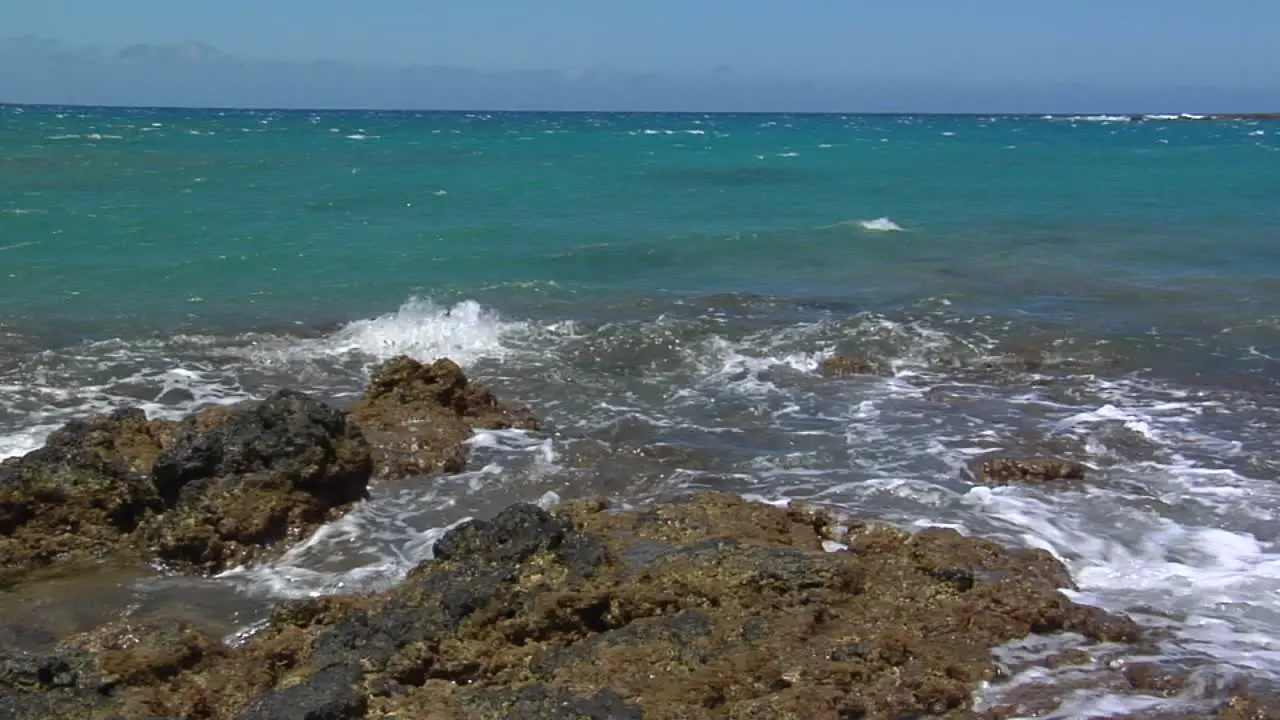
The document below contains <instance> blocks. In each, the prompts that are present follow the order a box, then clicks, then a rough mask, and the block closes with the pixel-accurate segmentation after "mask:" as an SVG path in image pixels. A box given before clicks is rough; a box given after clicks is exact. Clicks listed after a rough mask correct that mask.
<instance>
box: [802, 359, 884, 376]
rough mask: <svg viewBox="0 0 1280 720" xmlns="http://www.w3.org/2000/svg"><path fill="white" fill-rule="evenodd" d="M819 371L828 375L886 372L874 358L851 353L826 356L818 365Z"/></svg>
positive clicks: (878, 373) (880, 373) (879, 373)
mask: <svg viewBox="0 0 1280 720" xmlns="http://www.w3.org/2000/svg"><path fill="white" fill-rule="evenodd" d="M818 371H819V372H821V373H822V374H823V375H826V376H827V377H849V376H852V375H883V374H884V369H883V368H882V367H881V366H880V365H879V364H878V363H877V362H875V361H874V360H871V359H868V358H864V357H855V356H851V355H833V356H831V357H829V358H826V359H824V360H823V361H822V363H821V364H820V365H819V366H818Z"/></svg>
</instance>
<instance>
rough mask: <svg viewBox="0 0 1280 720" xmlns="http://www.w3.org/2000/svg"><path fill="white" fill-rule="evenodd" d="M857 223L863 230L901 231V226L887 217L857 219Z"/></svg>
mask: <svg viewBox="0 0 1280 720" xmlns="http://www.w3.org/2000/svg"><path fill="white" fill-rule="evenodd" d="M858 225H859V226H860V227H861V228H862V229H863V230H871V231H873V232H902V231H903V228H902V226H901V225H899V224H898V223H896V222H894V221H892V220H890V219H889V218H887V217H878V218H876V219H875V220H859V221H858Z"/></svg>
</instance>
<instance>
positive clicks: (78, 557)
mask: <svg viewBox="0 0 1280 720" xmlns="http://www.w3.org/2000/svg"><path fill="white" fill-rule="evenodd" d="M371 472H372V459H371V457H370V454H369V448H368V445H367V443H366V442H365V440H364V438H363V436H361V434H360V431H359V430H358V429H357V428H356V427H355V426H354V425H352V424H350V423H348V422H347V418H346V416H345V414H343V413H341V412H339V411H338V410H335V409H333V408H330V407H328V406H326V405H324V404H323V403H320V402H318V401H316V400H314V399H312V398H309V397H307V396H305V395H302V394H301V393H296V392H293V391H281V392H279V393H276V394H275V395H273V396H272V397H271V398H268V399H267V400H265V401H263V402H255V403H245V404H241V405H238V406H235V407H232V408H216V409H213V410H208V411H204V412H201V413H198V414H196V415H193V416H191V417H189V418H187V419H186V420H184V421H183V422H181V423H174V422H168V421H158V420H148V419H147V418H146V416H145V415H144V414H143V412H142V411H141V410H138V409H124V410H120V411H117V412H115V413H112V414H110V415H106V416H95V417H90V418H88V419H86V420H77V421H73V422H71V423H68V424H67V425H66V426H65V427H63V428H61V429H59V430H57V431H55V432H54V433H52V434H51V435H50V436H49V439H48V441H47V442H46V443H45V446H44V447H42V448H40V449H39V450H36V451H33V452H31V453H28V454H27V455H25V456H23V457H22V458H18V459H13V460H9V461H6V462H4V463H0V586H3V585H5V584H11V583H13V582H16V581H17V580H19V579H22V578H25V577H28V576H30V574H31V572H32V571H34V570H38V569H41V568H45V567H47V566H48V565H50V564H51V563H53V562H55V561H58V562H60V563H62V564H66V565H68V566H69V567H70V566H74V565H75V564H77V563H81V562H83V561H86V560H93V559H95V558H100V557H102V556H104V555H106V554H108V553H124V554H136V552H137V551H141V553H142V554H143V555H145V556H148V557H151V558H159V559H161V560H164V561H167V562H170V563H175V564H178V565H181V566H184V567H186V568H187V569H197V570H199V571H217V570H221V569H224V568H226V567H228V566H230V565H233V564H238V563H240V562H244V561H246V560H249V559H252V558H255V557H258V556H259V555H261V554H262V553H263V552H268V551H278V550H280V549H281V548H282V547H283V546H284V545H285V544H288V543H292V542H295V541H297V540H300V539H302V538H303V537H305V536H306V535H307V534H309V533H310V532H311V531H312V530H314V529H315V528H316V527H317V526H318V525H319V524H321V523H323V522H325V521H327V520H330V519H333V518H335V517H337V515H339V514H341V513H342V512H345V510H346V509H347V508H349V507H350V505H351V503H353V502H355V501H357V500H359V499H361V498H363V497H364V495H365V491H366V488H367V485H368V480H369V476H370V474H371Z"/></svg>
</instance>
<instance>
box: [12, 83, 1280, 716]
mask: <svg viewBox="0 0 1280 720" xmlns="http://www.w3.org/2000/svg"><path fill="white" fill-rule="evenodd" d="M1277 198H1280V125H1276V124H1268V123H1250V122H1236V121H1231V122H1228V121H1203V122H1186V121H1173V120H1148V121H1144V122H1127V121H1121V120H1118V119H1105V118H1083V117H1079V118H1066V117H1059V118H1041V117H942V116H933V117H911V116H784V115H700V114H699V115H644V114H502V113H493V114H486V113H471V114H466V113H438V114H432V113H359V112H349V113H338V112H316V113H307V112H250V111H235V112H233V111H227V112H219V111H196V110H117V109H81V108H15V107H8V108H0V457H3V456H6V455H14V454H18V453H21V452H24V451H26V450H29V449H31V448H33V447H35V446H37V445H38V444H39V443H40V442H41V441H42V439H43V437H44V435H45V434H47V433H48V432H49V430H50V429H51V428H53V427H56V426H57V425H58V424H59V423H62V422H65V421H66V420H68V419H70V418H73V417H78V416H81V415H84V414H86V413H89V412H95V411H101V410H104V409H108V408H111V407H117V406H120V405H123V404H138V405H141V406H143V407H144V408H146V409H147V410H148V411H149V412H151V413H153V414H159V415H164V416H178V415H181V414H182V413H185V412H189V411H190V410H192V409H193V408H196V407H200V406H202V405H206V404H211V403H229V402H235V401H238V400H242V399H245V398H252V397H261V396H263V395H265V394H266V393H269V392H271V391H272V390H274V389H276V388H278V387H282V386H295V387H301V388H302V389H304V390H308V391H311V392H316V393H319V394H321V395H323V396H325V397H327V398H330V399H332V400H334V401H335V402H345V401H346V400H347V399H349V398H350V397H351V395H352V394H353V393H355V392H358V391H359V389H360V387H361V385H362V383H363V382H364V381H365V378H366V377H367V371H368V368H369V366H370V364H371V363H373V362H376V361H377V360H379V359H382V358H385V357H389V356H391V355H394V354H397V353H409V354H412V355H415V356H418V357H421V358H423V359H433V358H435V357H438V356H440V355H448V356H450V357H453V358H455V359H457V360H459V361H460V362H462V363H464V364H465V365H466V366H467V367H468V369H469V371H470V372H471V373H472V374H473V375H475V376H477V377H479V378H481V379H483V380H484V381H486V382H487V383H490V384H492V385H493V386H494V387H496V388H497V389H498V390H499V391H500V392H501V393H502V394H503V395H505V396H507V397H510V398H512V399H515V400H518V401H520V402H523V403H527V404H529V405H530V406H531V407H533V408H534V410H535V411H536V412H537V413H538V414H539V415H540V416H541V417H543V418H544V419H545V420H546V426H547V429H546V431H545V432H541V433H505V434H504V433H486V434H483V435H481V436H479V437H478V438H477V440H476V445H477V451H476V457H475V459H474V461H473V463H472V467H471V468H470V469H469V472H468V473H466V474H464V475H462V476H459V477H458V478H454V479H449V480H437V481H433V482H432V483H427V484H418V485H415V484H412V483H410V484H408V485H400V486H395V487H384V486H378V487H377V488H375V492H374V496H373V498H372V499H371V501H370V502H369V503H366V504H365V505H364V506H362V508H361V509H360V510H358V511H357V512H356V513H354V514H353V515H351V516H348V518H346V519H344V520H342V521H339V523H335V524H334V525H333V526H331V527H329V528H327V529H326V530H325V531H324V532H323V533H322V534H321V536H318V537H317V539H315V541H314V542H313V543H312V544H311V545H308V546H307V547H305V548H303V549H300V550H299V551H298V552H296V553H291V554H290V555H289V556H287V557H286V558H285V559H283V560H282V561H280V562H278V563H274V564H272V565H269V566H264V567H259V568H246V569H242V570H240V571H236V572H233V573H230V574H228V575H227V576H225V577H221V578H217V579H210V580H181V579H172V578H170V579H166V580H165V582H163V583H159V584H157V583H142V584H140V585H138V586H137V587H130V588H127V592H126V595H128V596H129V603H131V605H130V607H138V606H139V603H141V605H146V604H147V603H160V602H163V601H164V599H165V598H170V599H172V598H173V597H175V596H176V597H177V598H179V600H180V601H181V602H184V603H187V604H193V603H194V604H196V605H201V606H207V610H208V612H209V613H210V614H212V615H218V614H219V613H222V614H224V615H226V616H227V617H229V618H231V620H232V621H234V622H242V623H248V622H250V621H251V620H252V619H253V617H254V616H253V612H254V610H253V609H252V607H251V608H250V609H245V605H244V603H245V598H246V597H247V598H252V599H256V601H257V602H260V603H262V604H263V606H265V603H266V602H268V601H269V600H271V599H272V598H278V597H281V596H290V595H299V594H307V593H313V592H336V591H344V590H349V589H351V588H357V587H366V586H378V585H380V584H386V583H389V582H394V581H395V579H396V578H398V577H400V576H401V575H402V574H403V572H404V571H405V570H406V568H407V567H410V566H411V565H412V564H413V563H414V562H416V561H417V560H420V559H422V558H423V557H425V556H426V554H427V553H429V548H430V540H431V538H433V537H435V536H436V533H438V531H439V529H440V528H443V527H446V526H448V525H449V524H450V523H453V522H456V521H457V520H459V519H461V518H463V517H467V516H473V515H483V514H485V513H489V512H492V511H494V510H495V509H496V508H497V507H499V506H501V505H502V504H504V503H508V502H511V501H513V500H541V501H544V502H555V501H557V500H562V499H569V498H572V497H576V496H582V495H594V494H605V495H609V496H612V497H614V498H615V499H618V500H619V501H621V502H624V503H641V502H645V501H648V500H652V499H655V498H662V497H668V496H670V495H673V494H679V493H681V492H686V491H689V490H693V489H700V488H718V489H725V490H731V491H735V492H740V493H743V494H747V495H750V496H752V497H758V498H763V499H767V500H775V501H781V500H787V499H796V498H804V499H809V500H814V501H818V502H823V503H826V504H829V505H831V506H832V507H834V508H836V509H837V510H839V511H842V512H849V513H857V514H860V515H863V516H872V517H876V518H879V519H882V520H885V521H888V522H894V523H898V524H901V525H904V526H907V527H918V526H920V525H925V524H939V523H940V524H946V525H951V526H955V527H959V528H962V529H964V530H965V531H967V532H973V533H981V534H984V535H989V536H992V537H996V538H998V539H1001V540H1003V541H1005V542H1010V543H1015V544H1025V545H1035V546H1039V547H1044V548H1046V549H1049V550H1051V551H1053V552H1055V553H1056V554H1058V555H1059V556H1060V557H1061V558H1062V559H1063V560H1064V562H1066V563H1067V564H1068V565H1069V567H1070V568H1071V570H1072V572H1073V575H1074V576H1075V578H1076V580H1077V583H1078V584H1079V585H1080V591H1079V593H1078V594H1077V597H1078V598H1080V599H1081V600H1083V601H1086V602H1093V603H1096V604H1100V605H1103V606H1106V607H1109V608H1112V609H1116V610H1120V611H1128V612H1133V613H1134V614H1135V616H1136V617H1138V618H1139V619H1140V620H1141V621H1143V622H1147V623H1149V624H1152V625H1162V626H1170V627H1171V628H1172V630H1171V635H1170V638H1169V639H1168V640H1165V641H1161V642H1160V645H1159V647H1160V652H1161V654H1163V655H1165V656H1166V658H1167V659H1169V660H1170V661H1172V662H1179V663H1184V664H1187V665H1188V666H1196V667H1200V668H1201V670H1200V672H1201V673H1202V674H1204V675H1205V678H1206V681H1210V680H1212V681H1215V682H1216V681H1219V680H1223V679H1224V678H1230V677H1237V676H1241V675H1243V676H1246V677H1248V678H1249V679H1251V680H1255V681H1259V682H1276V681H1280V646H1276V644H1275V641H1274V640H1273V638H1275V637H1278V636H1280V599H1278V598H1280V549H1278V548H1277V546H1276V542H1277V539H1278V538H1280V518H1277V517H1276V511H1275V509H1274V508H1276V507H1277V505H1278V504H1280V489H1278V488H1280V486H1278V485H1277V484H1276V481H1277V480H1278V479H1280V459H1278V458H1277V452H1276V451H1277V446H1276V441H1275V438H1276V437H1277V432H1278V431H1280V389H1278V388H1277V386H1276V382H1275V370H1276V360H1275V358H1276V357H1277V353H1280V313H1278V312H1277V310H1276V308H1277V306H1278V302H1280V249H1277V248H1278V246H1277V241H1278V240H1280V202H1277V201H1276V199H1277ZM837 352H839V353H850V354H857V355H862V356H867V357H870V358H872V359H874V360H876V361H877V362H879V363H880V364H882V365H883V367H884V368H885V369H886V373H885V376H883V377H866V378H855V379H841V380H833V379H828V378H823V377H821V375H820V374H819V373H818V372H817V369H818V364H819V362H820V361H821V360H822V359H823V358H825V357H827V356H829V355H831V354H832V353H837ZM991 450H1004V451H1006V452H1010V453H1014V454H1057V455H1067V456H1070V457H1074V458H1077V459H1080V460H1083V461H1085V462H1087V463H1089V464H1090V465H1091V467H1092V468H1093V472H1094V480H1093V481H1092V482H1091V483H1089V484H1088V485H1087V486H1086V487H1084V488H1073V489H1066V490H1061V491H1050V492H1045V491H1042V490H1039V489H1035V488H1003V489H999V490H989V489H986V488H982V487H976V486H975V485H974V483H973V482H972V478H971V477H970V476H969V475H968V474H967V473H966V471H965V466H966V463H968V462H969V461H970V460H971V459H972V458H973V457H975V456H977V455H979V454H981V453H983V452H987V451H991ZM112 597H115V595H113V596H112ZM232 598H235V601H234V602H233V601H232ZM252 604H253V603H250V605H252ZM104 607H114V606H112V605H111V604H110V603H105V604H104ZM1109 668H1110V666H1107V665H1106V664H1105V663H1101V664H1099V665H1098V666H1097V667H1093V668H1089V669H1087V671H1088V672H1092V673H1094V674H1096V675H1097V677H1098V681H1097V688H1111V690H1109V691H1106V692H1104V691H1102V690H1097V691H1096V692H1093V693H1092V694H1086V695H1087V697H1086V696H1084V695H1077V696H1073V697H1071V698H1067V699H1066V700H1065V701H1064V705H1063V707H1064V708H1065V709H1064V710H1063V712H1064V713H1066V715H1064V717H1065V716H1071V717H1087V716H1090V715H1089V713H1095V714H1097V713H1105V712H1111V711H1115V710H1116V708H1119V707H1125V708H1131V709H1132V708H1134V707H1139V706H1141V707H1157V706H1160V704H1161V703H1164V704H1168V703H1170V702H1173V701H1169V700H1167V699H1163V700H1162V699H1155V698H1141V697H1138V698H1135V697H1132V696H1124V694H1123V693H1119V694H1116V692H1113V691H1114V688H1115V683H1114V682H1113V681H1114V680H1115V678H1114V677H1113V676H1111V675H1108V673H1109V672H1110V673H1114V668H1110V669H1109ZM1109 693H1110V694H1109ZM1184 700H1185V699H1184ZM1178 702H1183V701H1178ZM1072 703H1074V704H1072ZM1135 703H1137V705H1135ZM1144 703H1145V704H1144ZM1072 713H1075V714H1072Z"/></svg>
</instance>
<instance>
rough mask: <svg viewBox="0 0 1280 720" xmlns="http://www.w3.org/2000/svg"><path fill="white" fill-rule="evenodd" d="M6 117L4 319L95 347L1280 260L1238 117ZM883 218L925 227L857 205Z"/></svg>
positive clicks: (1168, 276)
mask: <svg viewBox="0 0 1280 720" xmlns="http://www.w3.org/2000/svg"><path fill="white" fill-rule="evenodd" d="M0 117H2V118H3V120H2V124H0V158H2V159H0V163H3V165H0V167H2V168H3V172H0V212H3V215H0V223H2V224H0V237H3V238H4V240H3V241H2V242H0V246H3V247H5V248H6V249H5V250H3V251H2V252H3V253H4V255H3V256H0V257H2V259H0V262H2V263H3V268H4V270H5V271H6V272H5V273H4V277H5V280H6V283H5V285H6V289H5V292H4V293H3V295H0V313H3V315H2V316H0V317H3V318H4V320H5V321H6V322H7V323H13V324H17V325H22V324H23V323H24V321H26V322H30V321H35V322H36V323H43V322H47V321H49V320H51V319H56V320H57V321H59V322H65V323H68V325H69V327H72V328H76V329H78V330H80V331H81V332H84V333H86V334H88V335H94V336H97V335H99V334H100V332H101V331H104V330H105V331H107V332H111V330H110V328H115V327H117V324H118V326H119V327H121V328H126V327H130V326H132V327H135V328H136V327H140V326H151V327H175V326H177V325H182V326H188V325H189V326H194V327H200V326H212V327H227V328H243V327H245V326H252V325H253V324H255V323H271V322H274V321H282V320H283V321H294V320H297V321H302V322H315V321H327V320H343V319H353V318H354V317H358V316H361V315H363V314H367V313H370V312H376V311H379V310H385V309H387V308H388V307H392V306H394V305H396V304H398V303H399V302H400V301H402V300H404V299H405V298H406V297H408V296H410V295H413V294H420V293H428V294H432V295H442V296H450V297H465V296H468V295H470V294H472V293H474V292H476V291H477V289H481V288H485V289H488V290H487V291H493V290H498V289H499V288H504V287H505V288H506V289H507V290H508V293H509V296H510V298H511V299H510V302H513V303H515V302H519V303H523V302H530V301H535V302H536V301H538V299H540V298H542V299H546V300H547V301H550V300H551V299H562V300H567V301H568V302H573V301H574V300H577V299H582V298H584V297H590V296H593V295H595V296H606V295H609V296H618V297H645V296H649V295H651V294H654V293H657V292H661V293H665V294H670V295H683V296H696V295H698V294H704V293H718V292H746V293H757V294H776V295H783V296H787V297H823V298H830V297H842V298H857V299H858V300H859V301H860V302H863V303H866V304H867V305H868V306H885V307H887V306H891V305H893V304H894V303H901V302H904V301H909V300H911V299H913V298H917V297H922V296H927V295H930V294H932V293H938V292H948V291H954V290H955V289H957V288H962V289H964V290H965V291H966V294H967V295H972V296H973V300H974V302H975V303H978V304H982V305H990V304H992V303H991V302H990V300H991V299H996V303H995V304H996V305H997V306H998V307H1000V308H1003V309H1011V308H1012V307H1014V306H1017V307H1019V308H1021V309H1026V310H1032V311H1035V312H1071V313H1085V314H1088V313H1090V312H1091V311H1093V310H1094V308H1095V304H1094V302H1093V298H1094V297H1096V296H1097V295H1098V294H1106V293H1108V292H1110V290H1111V289H1112V288H1114V286H1116V285H1120V284H1123V285H1125V286H1127V287H1129V288H1131V289H1134V290H1137V289H1146V288H1150V289H1153V290H1162V289H1163V290H1170V291H1174V292H1189V293H1204V294H1205V295H1206V296H1211V297H1217V296H1220V295H1221V294H1223V293H1225V294H1226V295H1228V296H1230V298H1231V299H1234V300H1239V301H1242V302H1246V303H1247V302H1248V300H1249V299H1250V297H1251V293H1254V292H1257V291H1256V290H1255V288H1254V286H1255V284H1256V285H1259V286H1260V287H1261V288H1263V289H1265V288H1267V287H1268V281H1269V279H1270V278H1271V277H1274V275H1275V271H1276V269H1277V264H1276V263H1277V262H1278V261H1280V256H1278V255H1277V253H1276V251H1275V249H1274V244H1273V239H1274V235H1273V233H1274V230H1275V228H1276V227H1277V226H1280V203H1276V202H1273V200H1274V198H1276V197H1280V172H1277V171H1276V166H1277V162H1280V155H1277V150H1280V138H1278V137H1277V136H1276V135H1275V131H1274V130H1272V132H1271V133H1270V134H1263V135H1255V134H1253V133H1257V132H1262V133H1266V132H1267V130H1266V128H1263V127H1261V126H1255V125H1249V124H1242V123H1185V122H1184V123H1179V122H1163V123H1162V122H1148V123H1141V124H1137V123H1123V124H1122V123H1102V122H1081V121H1077V122H1071V121H1056V122H1055V121H1046V120H1043V119H1036V118H970V117H920V118H915V117H892V116H888V117H857V116H851V117H839V116H794V117H792V116H756V115H741V116H705V115H657V116H652V115H538V114H528V115H526V114H491V115H490V114H483V115H480V114H417V113H415V114H395V113H317V114H309V113H266V112H225V113H224V112H199V111H179V110H132V111H122V110H70V109H67V110H58V109H46V108H39V109H36V108H28V109H15V108H9V109H8V110H7V111H5V112H4V114H3V115H2V116H0ZM885 216H887V217H889V218H891V219H892V220H893V222H895V223H897V224H898V225H900V226H901V227H903V228H905V229H906V230H908V231H909V232H907V233H902V234H897V233H881V234H875V233H868V232H866V231H864V230H862V228H860V227H859V226H857V224H856V222H857V221H859V220H874V219H876V218H880V217H885ZM841 223H846V224H843V225H842V224H841ZM1029 280H1033V282H1032V283H1031V284H1032V285H1033V287H1027V285H1028V281H1029ZM1217 283H1221V285H1217ZM1240 283H1244V287H1242V286H1241V285H1240ZM522 291H523V292H522ZM503 295H504V293H503V292H502V291H501V290H498V291H497V292H493V297H495V298H497V302H498V303H499V304H502V303H503V299H502V298H503ZM1046 299H1049V300H1050V302H1049V303H1048V305H1047V306H1046ZM1086 301H1088V302H1087V303H1086ZM1223 301H1224V300H1223V299H1222V298H1219V299H1217V300H1214V302H1223ZM1082 303H1085V304H1082Z"/></svg>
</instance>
